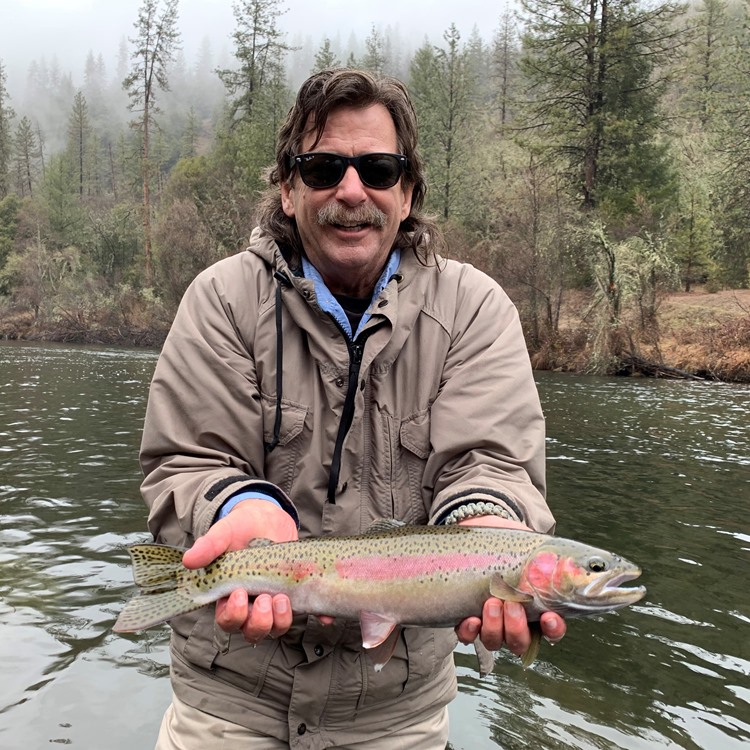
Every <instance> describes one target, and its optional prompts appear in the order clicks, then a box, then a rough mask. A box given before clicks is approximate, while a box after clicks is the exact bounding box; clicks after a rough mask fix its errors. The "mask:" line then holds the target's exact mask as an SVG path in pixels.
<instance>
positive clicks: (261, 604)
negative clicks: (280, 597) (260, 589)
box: [253, 596, 271, 612]
mask: <svg viewBox="0 0 750 750" xmlns="http://www.w3.org/2000/svg"><path fill="white" fill-rule="evenodd" d="M253 606H255V607H257V608H258V610H259V611H260V612H270V611H271V600H270V599H269V598H268V597H267V596H259V597H258V598H257V599H256V600H255V604H254V605H253Z"/></svg>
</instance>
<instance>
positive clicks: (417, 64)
mask: <svg viewBox="0 0 750 750" xmlns="http://www.w3.org/2000/svg"><path fill="white" fill-rule="evenodd" d="M443 38H444V40H445V42H446V44H447V49H443V48H439V47H435V46H433V45H430V44H424V45H423V46H422V47H420V49H418V50H417V52H416V54H415V55H414V60H413V62H412V66H411V78H410V85H409V88H410V91H411V93H412V95H413V97H414V101H415V106H416V109H417V114H418V117H419V122H420V126H421V134H422V138H421V143H422V152H423V154H424V157H425V162H426V164H427V175H428V182H429V184H430V185H431V192H430V193H429V194H428V205H429V206H430V207H431V208H432V209H433V210H435V211H437V212H438V213H439V214H440V216H441V217H442V218H443V219H444V220H448V219H451V218H454V214H459V217H458V218H460V214H461V211H460V210H459V208H460V207H461V204H462V203H468V202H469V201H470V200H471V199H470V198H469V195H470V192H471V191H470V188H469V190H468V191H467V192H466V193H463V192H462V191H463V190H465V189H467V186H468V184H469V176H470V174H471V172H470V171H469V169H468V164H467V161H468V156H469V154H470V152H471V149H472V147H473V146H474V145H475V144H474V140H473V135H474V134H475V132H476V128H477V124H478V123H477V107H476V92H477V80H476V77H475V74H474V72H475V71H474V70H473V69H472V68H471V66H470V65H469V57H468V53H467V50H466V48H465V47H463V46H462V45H461V44H460V41H461V35H460V34H459V32H458V29H456V27H455V25H452V26H451V27H450V28H449V29H448V30H447V31H446V32H445V34H444V35H443Z"/></svg>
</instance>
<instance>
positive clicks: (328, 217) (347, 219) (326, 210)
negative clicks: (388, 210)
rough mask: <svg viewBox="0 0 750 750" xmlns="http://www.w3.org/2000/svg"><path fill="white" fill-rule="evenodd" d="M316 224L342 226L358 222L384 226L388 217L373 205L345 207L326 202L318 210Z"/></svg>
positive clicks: (353, 224)
mask: <svg viewBox="0 0 750 750" xmlns="http://www.w3.org/2000/svg"><path fill="white" fill-rule="evenodd" d="M317 219H318V224H320V225H321V226H325V225H326V224H338V225H344V226H347V225H348V226H355V225H358V224H370V225H371V226H374V227H384V226H385V224H386V222H387V220H388V217H387V216H386V215H385V214H384V213H383V212H382V211H381V210H380V209H379V208H376V207H375V206H357V207H356V208H346V207H344V206H342V205H341V204H340V203H334V202H331V203H327V204H326V205H325V206H323V207H322V208H321V209H319V211H318V215H317Z"/></svg>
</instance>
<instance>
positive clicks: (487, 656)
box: [474, 638, 495, 677]
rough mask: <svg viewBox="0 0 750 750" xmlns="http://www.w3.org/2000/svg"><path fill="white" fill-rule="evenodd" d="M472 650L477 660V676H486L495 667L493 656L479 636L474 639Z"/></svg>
mask: <svg viewBox="0 0 750 750" xmlns="http://www.w3.org/2000/svg"><path fill="white" fill-rule="evenodd" d="M474 651H475V652H476V655H477V661H478V662H479V676H480V677H486V676H487V675H488V674H491V673H492V672H493V670H494V669H495V657H494V656H493V655H492V651H490V650H489V649H488V648H487V646H485V645H484V643H482V641H480V640H479V638H476V639H474Z"/></svg>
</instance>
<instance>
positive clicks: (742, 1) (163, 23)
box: [0, 0, 750, 378]
mask: <svg viewBox="0 0 750 750" xmlns="http://www.w3.org/2000/svg"><path fill="white" fill-rule="evenodd" d="M233 8H234V18H235V24H236V25H235V29H234V32H233V34H232V36H231V39H230V40H229V42H228V43H229V44H231V48H232V49H231V54H228V53H225V54H224V55H223V56H222V55H217V54H216V53H215V52H214V51H213V50H212V48H211V45H210V43H209V42H208V41H206V42H204V44H203V45H202V46H201V47H200V50H199V52H198V53H197V55H196V57H195V59H191V60H188V59H186V57H185V54H184V53H183V50H182V46H181V33H180V18H179V0H142V1H141V5H140V7H139V8H138V9H137V11H136V10H135V9H134V17H133V26H132V29H124V30H123V37H122V41H121V43H120V46H119V49H117V50H115V51H114V52H115V56H114V58H113V59H110V58H109V57H108V56H107V54H104V53H102V52H101V51H99V50H96V49H93V48H92V49H91V50H90V51H89V52H88V54H87V55H86V56H85V64H83V65H82V77H81V80H77V78H76V77H75V76H74V74H73V72H72V71H69V70H64V69H61V67H60V65H59V63H57V61H56V60H52V61H50V60H47V59H38V60H34V61H33V62H32V63H31V65H30V66H29V67H28V71H27V75H26V79H25V80H24V81H9V80H8V74H7V68H6V66H5V65H4V63H3V61H2V59H1V58H0V337H4V338H30V339H33V338H45V339H49V340H59V341H78V342H89V343H120V344H126V345H146V346H158V345H159V343H160V342H161V340H162V339H163V336H164V335H165V332H166V330H167V329H168V327H169V323H170V321H171V318H172V316H173V314H174V312H175V310H176V306H177V304H178V302H179V300H180V297H181V295H182V293H183V291H184V290H185V288H186V286H187V285H188V283H189V282H190V280H191V279H192V278H193V277H194V276H195V275H196V273H198V272H199V271H200V270H201V269H203V268H205V267H206V266H207V265H209V264H211V263H212V262H214V261H216V260H218V259H219V258H221V257H224V256H226V255H228V254H232V253H235V252H238V251H239V250H241V249H242V248H243V247H244V245H245V244H246V243H247V241H248V238H249V235H250V232H251V231H252V229H253V227H254V223H255V221H254V207H255V205H256V203H257V201H258V196H259V194H260V192H261V191H262V190H263V189H264V187H265V181H264V174H265V170H266V168H267V167H268V165H270V164H271V162H272V161H273V156H274V146H275V134H276V132H277V130H278V127H279V125H280V123H281V121H282V119H283V117H284V116H285V114H286V112H287V111H288V108H289V106H290V104H291V102H292V100H293V97H294V93H295V91H296V88H297V87H298V86H299V84H300V83H301V82H302V81H303V80H304V79H305V78H306V77H307V75H309V74H310V73H311V72H314V71H317V70H321V69H324V68H329V67H335V66H355V67H360V68H365V69H368V70H372V71H375V72H378V73H386V74H391V75H395V76H397V77H398V78H400V79H401V80H403V81H404V82H405V83H406V84H407V85H408V87H409V90H410V92H411V94H412V96H413V99H414V102H415V105H416V108H417V113H418V116H419V120H420V139H421V151H422V154H423V156H424V157H425V161H426V164H427V169H428V183H429V186H430V191H429V193H428V197H427V205H428V209H429V211H430V212H431V213H432V214H433V215H434V216H435V217H437V218H438V220H439V222H440V223H441V225H442V227H443V228H444V230H445V233H446V235H447V237H448V240H449V247H450V255H452V256H453V257H456V258H459V259H461V260H466V261H469V262H471V263H473V264H474V265H476V266H478V267H480V268H482V269H483V270H484V271H486V272H487V273H489V274H490V275H492V276H493V277H495V278H496V279H498V281H500V283H501V284H502V285H503V286H504V288H505V289H506V290H507V291H508V293H509V294H510V295H511V297H512V298H513V300H514V301H515V303H516V305H517V306H518V308H519V311H520V313H521V317H522V321H523V324H524V329H525V331H526V335H527V340H528V344H529V349H530V352H531V354H532V357H533V361H534V363H535V365H537V366H539V367H560V368H563V369H577V370H579V371H587V372H597V373H613V372H618V371H621V370H622V369H623V367H626V366H628V363H631V364H632V363H633V362H634V361H648V362H650V363H654V362H656V363H659V362H663V357H662V352H661V349H660V346H661V339H660V336H661V335H662V334H663V331H662V330H661V329H660V319H659V306H660V304H661V301H662V300H663V299H664V297H665V295H666V294H668V293H670V292H675V291H678V290H680V291H683V292H689V291H691V290H692V289H695V288H700V289H701V290H702V291H706V290H708V291H718V290H722V289H741V288H746V287H747V286H748V282H749V281H750V196H749V195H748V190H749V188H750V5H748V2H747V1H746V0H693V4H691V5H687V4H681V3H677V2H671V1H665V0H652V1H649V0H519V4H518V5H517V6H515V7H512V8H510V7H509V8H507V9H506V10H501V11H499V14H498V17H497V25H496V27H495V28H494V29H482V30H479V29H477V28H475V29H474V30H473V32H472V33H471V34H470V35H469V37H468V38H462V37H461V35H460V34H459V32H458V30H457V28H456V26H455V25H451V26H450V27H449V28H447V29H445V31H444V33H443V35H442V37H441V38H440V39H429V38H423V39H417V38H410V39H408V40H406V39H404V38H403V36H402V35H400V34H399V33H398V32H397V31H394V30H393V29H392V28H390V27H385V28H382V27H377V26H375V25H373V26H372V27H371V29H370V32H369V34H368V35H367V36H366V38H364V39H359V38H357V37H356V35H354V34H351V33H350V34H348V36H347V35H346V34H344V36H346V39H343V37H342V34H341V33H339V34H336V35H335V36H332V37H324V38H321V39H311V38H305V39H289V38H288V35H287V34H286V33H285V31H284V12H285V8H284V4H283V2H282V1H281V0H236V2H235V4H234V6H233ZM110 52H112V51H107V53H108V54H109V53H110ZM0 54H1V53H0ZM224 58H226V59H224ZM11 92H14V93H13V94H11ZM15 92H22V93H20V94H19V93H15ZM711 335H712V336H713V337H714V338H716V337H718V339H717V341H718V344H717V345H719V346H721V340H722V339H721V337H722V336H725V337H730V338H732V341H733V342H734V344H733V345H735V346H739V348H740V349H744V350H745V351H750V311H747V310H745V314H744V316H740V317H739V319H738V320H735V321H734V322H733V323H732V324H731V329H727V330H724V331H716V330H714V331H713V332H712V334H711ZM738 342H739V344H738ZM573 353H575V355H574V356H573ZM667 364H668V363H667ZM746 367H747V373H748V377H749V378H750V363H747V365H746Z"/></svg>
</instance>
